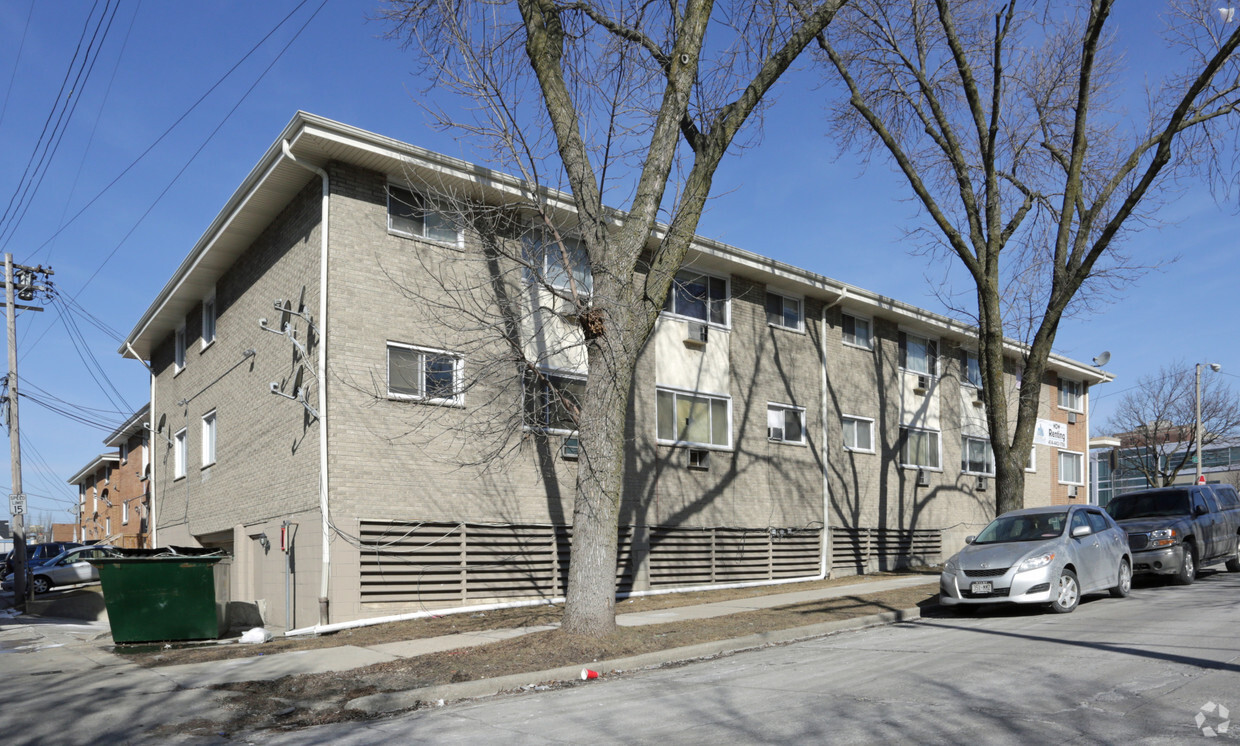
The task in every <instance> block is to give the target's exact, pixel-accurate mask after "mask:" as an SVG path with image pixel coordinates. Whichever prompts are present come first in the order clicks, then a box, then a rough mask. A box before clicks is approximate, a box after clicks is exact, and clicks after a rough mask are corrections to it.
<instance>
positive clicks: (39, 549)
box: [0, 541, 82, 578]
mask: <svg viewBox="0 0 1240 746" xmlns="http://www.w3.org/2000/svg"><path fill="white" fill-rule="evenodd" d="M80 546H82V545H81V544H79V543H78V542H76V541H49V542H47V543H46V544H27V545H26V567H34V566H35V565H38V564H42V563H44V562H46V561H48V560H50V559H51V558H52V557H55V556H56V555H58V554H60V553H61V552H63V551H65V550H66V549H72V548H74V547H80ZM15 559H16V550H11V551H10V552H9V553H8V554H7V555H5V557H4V572H2V573H0V578H2V577H4V576H6V575H9V574H11V573H12V572H13V563H14V561H15Z"/></svg>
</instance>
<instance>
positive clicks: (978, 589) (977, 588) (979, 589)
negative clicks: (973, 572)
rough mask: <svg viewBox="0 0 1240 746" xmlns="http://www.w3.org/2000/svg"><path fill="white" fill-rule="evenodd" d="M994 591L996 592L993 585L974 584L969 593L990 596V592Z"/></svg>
mask: <svg viewBox="0 0 1240 746" xmlns="http://www.w3.org/2000/svg"><path fill="white" fill-rule="evenodd" d="M993 590H994V584H993V583H973V584H972V585H970V586H969V592H971V593H973V594H974V595H979V596H980V595H983V594H986V595H989V594H990V592H991V591H993Z"/></svg>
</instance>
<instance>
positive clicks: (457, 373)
mask: <svg viewBox="0 0 1240 746" xmlns="http://www.w3.org/2000/svg"><path fill="white" fill-rule="evenodd" d="M392 347H397V348H400V349H402V350H412V351H414V352H417V353H419V354H422V355H442V356H444V357H449V358H452V360H454V361H455V362H456V365H455V366H454V369H453V371H452V383H453V389H455V391H456V395H455V396H453V397H451V398H447V399H445V398H438V397H430V396H425V395H415V394H400V393H396V392H393V391H392V368H391V365H392V356H391V353H389V352H388V350H389V349H390V348H392ZM423 365H424V366H425V362H423ZM383 366H384V372H385V373H386V378H385V379H384V383H385V385H386V386H387V398H388V399H389V400H391V401H412V402H418V403H421V404H434V405H438V406H443V407H464V406H465V358H464V357H462V356H461V355H460V354H459V353H456V352H452V351H451V350H439V349H435V348H433V347H422V346H421V345H411V344H406V343H404V342H394V341H392V340H390V339H389V340H388V341H387V344H386V345H385V346H384V348H383ZM425 374H426V372H425V369H423V378H424V379H425ZM420 383H421V386H422V387H423V389H425V386H426V381H425V380H422V381H421V382H420Z"/></svg>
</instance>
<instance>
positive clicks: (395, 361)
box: [387, 342, 465, 407]
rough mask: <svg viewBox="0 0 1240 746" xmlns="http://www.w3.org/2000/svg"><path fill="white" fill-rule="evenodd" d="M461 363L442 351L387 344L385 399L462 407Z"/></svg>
mask: <svg viewBox="0 0 1240 746" xmlns="http://www.w3.org/2000/svg"><path fill="white" fill-rule="evenodd" d="M464 367H465V363H464V360H463V359H462V358H461V357H460V356H459V355H453V354H452V353H450V352H446V351H444V350H432V349H427V348H424V347H414V346H412V345H407V344H401V343H400V342H388V343H387V370H388V376H387V379H388V398H390V399H407V400H411V401H424V402H429V403H432V404H448V405H451V406H457V407H459V406H463V405H464V404H465V391H464V388H465V387H464V385H463V381H464Z"/></svg>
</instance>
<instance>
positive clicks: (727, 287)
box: [659, 266, 766, 398]
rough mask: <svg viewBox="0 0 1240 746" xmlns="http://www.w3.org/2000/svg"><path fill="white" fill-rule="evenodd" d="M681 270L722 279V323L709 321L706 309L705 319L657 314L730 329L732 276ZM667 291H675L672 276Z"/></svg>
mask: <svg viewBox="0 0 1240 746" xmlns="http://www.w3.org/2000/svg"><path fill="white" fill-rule="evenodd" d="M681 272H692V273H694V274H698V275H702V276H703V277H713V278H715V279H716V280H723V283H724V286H723V323H722V324H721V323H719V322H717V321H711V320H710V312H709V311H707V313H706V316H707V318H706V319H699V318H697V317H695V316H685V315H684V314H680V313H676V312H675V311H668V310H666V309H665V310H662V311H659V315H660V316H666V317H668V318H672V319H681V320H682V321H693V322H697V323H699V324H706V325H707V326H713V327H714V328H716V329H727V330H730V329H731V328H732V278H731V277H729V276H727V275H720V274H715V273H714V272H707V271H705V270H701V269H698V268H696V267H690V266H684V267H681V268H680V269H679V270H677V272H676V274H680V273H681ZM667 292H668V295H669V297H670V296H671V294H672V293H675V292H676V279H675V277H674V276H673V278H672V286H671V287H669V288H668V290H667ZM762 298H763V301H764V305H763V307H762V313H763V315H765V314H766V306H765V300H766V296H765V295H764V296H762ZM659 388H662V389H666V390H668V391H673V390H676V391H679V389H671V388H668V387H666V386H660V387H659ZM682 393H690V392H682ZM729 398H730V397H729Z"/></svg>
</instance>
